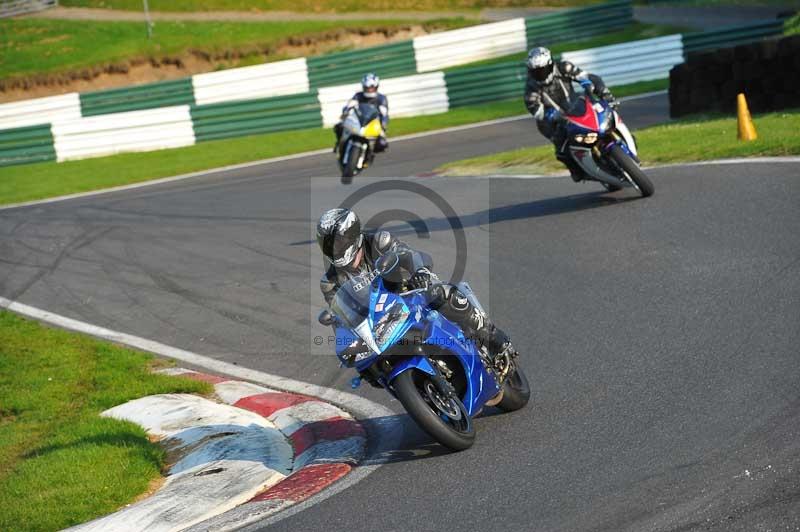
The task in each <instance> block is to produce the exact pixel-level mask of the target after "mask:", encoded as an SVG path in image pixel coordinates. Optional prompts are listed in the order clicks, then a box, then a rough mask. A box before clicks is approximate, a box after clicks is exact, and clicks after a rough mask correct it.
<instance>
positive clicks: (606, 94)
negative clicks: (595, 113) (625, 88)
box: [600, 89, 619, 109]
mask: <svg viewBox="0 0 800 532" xmlns="http://www.w3.org/2000/svg"><path fill="white" fill-rule="evenodd" d="M600 97H601V98H602V99H604V100H605V101H606V102H607V103H608V105H609V106H611V108H612V109H616V108H617V107H619V101H617V99H616V98H614V95H613V94H611V91H610V90H608V89H603V92H602V94H600Z"/></svg>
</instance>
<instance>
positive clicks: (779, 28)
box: [683, 19, 784, 54]
mask: <svg viewBox="0 0 800 532" xmlns="http://www.w3.org/2000/svg"><path fill="white" fill-rule="evenodd" d="M783 25H784V21H783V20H780V19H776V20H768V21H765V22H756V23H754V24H748V25H745V26H730V27H727V28H722V29H718V30H712V31H702V32H696V33H686V34H684V35H683V49H684V51H685V53H687V54H689V53H692V52H698V51H700V50H713V49H715V48H727V47H730V46H736V45H737V44H745V43H749V42H753V41H760V40H761V39H764V38H766V37H774V36H776V35H780V34H781V33H783Z"/></svg>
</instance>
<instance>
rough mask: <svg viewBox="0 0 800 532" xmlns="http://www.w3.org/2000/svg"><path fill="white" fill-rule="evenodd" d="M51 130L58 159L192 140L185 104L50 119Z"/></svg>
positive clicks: (186, 143)
mask: <svg viewBox="0 0 800 532" xmlns="http://www.w3.org/2000/svg"><path fill="white" fill-rule="evenodd" d="M52 131H53V140H54V141H55V149H56V156H57V159H58V161H59V162H61V161H66V160H69V159H82V158H85V157H98V156H101V155H113V154H115V153H122V152H131V151H149V150H160V149H165V148H179V147H182V146H191V145H192V144H194V143H195V139H194V129H193V128H192V117H191V114H190V113H189V106H188V105H179V106H176V107H161V108H158V109H148V110H146V111H131V112H128V113H114V114H108V115H98V116H92V117H88V118H81V119H78V120H73V121H70V122H60V123H53V125H52Z"/></svg>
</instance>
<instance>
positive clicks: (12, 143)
mask: <svg viewBox="0 0 800 532" xmlns="http://www.w3.org/2000/svg"><path fill="white" fill-rule="evenodd" d="M55 158H56V151H55V148H54V146H53V135H52V133H51V132H50V124H43V125H38V126H26V127H19V128H14V129H6V130H4V131H0V166H10V165H13V164H26V163H36V162H41V161H52V160H55Z"/></svg>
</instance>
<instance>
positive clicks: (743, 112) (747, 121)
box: [736, 92, 758, 141]
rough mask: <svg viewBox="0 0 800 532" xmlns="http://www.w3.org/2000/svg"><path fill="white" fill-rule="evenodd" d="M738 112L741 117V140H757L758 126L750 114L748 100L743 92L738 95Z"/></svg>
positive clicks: (739, 136)
mask: <svg viewBox="0 0 800 532" xmlns="http://www.w3.org/2000/svg"><path fill="white" fill-rule="evenodd" d="M736 114H737V116H738V118H739V135H738V138H739V140H744V141H749V140H756V139H757V138H758V133H756V126H755V125H754V124H753V118H752V117H751V116H750V109H748V108H747V100H745V98H744V94H742V93H741V92H740V93H739V94H738V95H737V96H736Z"/></svg>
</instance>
